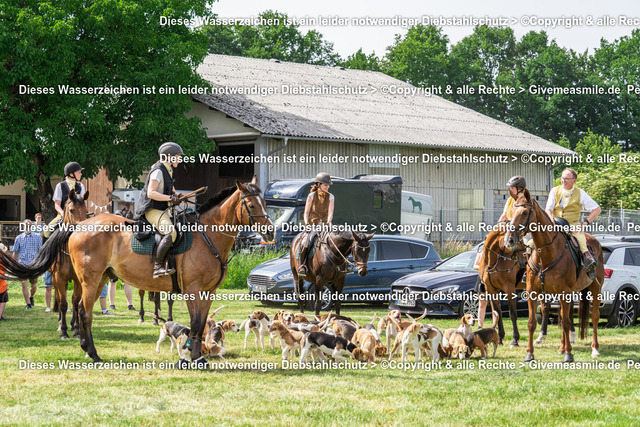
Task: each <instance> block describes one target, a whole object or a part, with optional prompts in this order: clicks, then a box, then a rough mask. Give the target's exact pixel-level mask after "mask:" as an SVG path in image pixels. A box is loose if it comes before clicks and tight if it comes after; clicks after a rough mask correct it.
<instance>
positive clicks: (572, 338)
mask: <svg viewBox="0 0 640 427" xmlns="http://www.w3.org/2000/svg"><path fill="white" fill-rule="evenodd" d="M569 342H570V343H571V344H575V343H576V333H575V331H574V332H569Z"/></svg>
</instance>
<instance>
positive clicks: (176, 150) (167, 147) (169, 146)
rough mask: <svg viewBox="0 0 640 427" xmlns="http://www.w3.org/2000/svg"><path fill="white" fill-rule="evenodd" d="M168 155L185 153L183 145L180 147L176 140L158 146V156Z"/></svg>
mask: <svg viewBox="0 0 640 427" xmlns="http://www.w3.org/2000/svg"><path fill="white" fill-rule="evenodd" d="M163 154H164V155H166V156H177V155H178V154H180V155H183V154H184V152H183V151H182V147H180V146H179V145H178V144H176V143H175V142H165V143H164V144H162V145H161V146H160V148H158V157H160V156H161V155H163Z"/></svg>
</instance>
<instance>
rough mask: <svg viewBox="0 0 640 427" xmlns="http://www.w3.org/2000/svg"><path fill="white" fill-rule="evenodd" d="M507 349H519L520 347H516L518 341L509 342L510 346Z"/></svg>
mask: <svg viewBox="0 0 640 427" xmlns="http://www.w3.org/2000/svg"><path fill="white" fill-rule="evenodd" d="M509 347H511V348H516V347H520V346H519V345H518V341H511V345H510V346H509Z"/></svg>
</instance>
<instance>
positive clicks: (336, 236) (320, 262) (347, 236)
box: [289, 231, 373, 315]
mask: <svg viewBox="0 0 640 427" xmlns="http://www.w3.org/2000/svg"><path fill="white" fill-rule="evenodd" d="M372 237H373V233H372V234H369V235H365V234H362V233H360V234H356V233H354V232H353V231H351V232H349V231H344V232H341V233H337V232H331V233H326V234H325V235H323V236H318V243H317V249H316V251H315V253H314V255H313V258H311V259H310V260H309V262H310V267H311V268H309V270H308V271H309V272H308V276H307V278H306V280H308V281H310V282H311V283H313V284H314V293H315V313H316V315H319V314H320V308H321V307H322V300H321V299H320V295H321V293H322V291H323V289H324V287H325V286H329V285H331V286H332V287H333V291H331V292H330V295H329V297H330V298H331V299H332V301H334V303H335V310H334V311H335V312H336V313H337V314H340V304H341V298H340V295H341V294H342V289H343V288H344V279H345V276H346V274H347V268H348V266H349V265H353V264H352V263H351V262H350V261H349V260H348V257H349V255H353V259H354V261H355V265H356V268H357V269H358V274H359V275H360V276H366V274H367V260H368V258H369V250H370V246H369V240H371V238H372ZM303 238H304V233H300V234H298V235H297V236H296V237H295V238H294V239H293V241H292V242H291V251H290V254H289V260H290V263H291V271H292V272H293V283H294V285H295V290H296V298H297V299H298V307H299V308H300V311H301V312H302V313H304V306H305V300H304V299H303V298H302V294H303V292H302V285H303V282H304V280H305V279H304V278H302V277H299V276H298V267H300V262H299V261H298V260H297V259H296V253H297V251H298V248H299V246H300V243H301V242H302V239H303Z"/></svg>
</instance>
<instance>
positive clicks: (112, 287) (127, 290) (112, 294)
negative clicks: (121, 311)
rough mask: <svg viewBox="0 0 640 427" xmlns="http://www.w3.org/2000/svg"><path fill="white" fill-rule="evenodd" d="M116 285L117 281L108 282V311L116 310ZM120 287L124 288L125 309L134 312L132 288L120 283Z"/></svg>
mask: <svg viewBox="0 0 640 427" xmlns="http://www.w3.org/2000/svg"><path fill="white" fill-rule="evenodd" d="M117 284H118V279H116V280H109V303H110V305H109V310H115V309H116V285H117ZM122 287H123V288H124V296H125V298H126V299H127V304H129V306H128V307H127V308H128V309H129V310H132V311H135V309H136V308H135V307H134V306H133V288H132V287H131V285H129V284H128V283H124V282H122Z"/></svg>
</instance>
